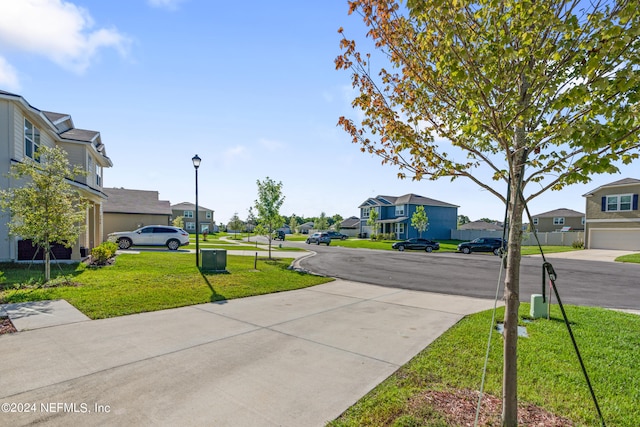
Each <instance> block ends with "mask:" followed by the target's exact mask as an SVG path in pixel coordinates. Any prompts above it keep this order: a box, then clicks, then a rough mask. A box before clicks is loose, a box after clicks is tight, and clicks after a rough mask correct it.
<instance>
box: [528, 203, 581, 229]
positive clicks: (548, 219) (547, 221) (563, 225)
mask: <svg viewBox="0 0 640 427" xmlns="http://www.w3.org/2000/svg"><path fill="white" fill-rule="evenodd" d="M532 219H533V227H534V228H535V229H536V231H538V232H540V233H549V232H554V231H583V230H584V224H585V221H586V220H585V216H584V214H583V213H582V212H578V211H574V210H573V209H567V208H560V209H555V210H552V211H549V212H544V213H541V214H538V215H534V216H533V217H532Z"/></svg>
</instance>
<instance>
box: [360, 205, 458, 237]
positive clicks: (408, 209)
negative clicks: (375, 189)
mask: <svg viewBox="0 0 640 427" xmlns="http://www.w3.org/2000/svg"><path fill="white" fill-rule="evenodd" d="M418 206H424V210H425V212H426V214H427V218H428V219H429V227H428V229H427V230H426V231H425V232H423V233H422V237H424V238H427V239H449V238H451V230H455V229H456V228H457V225H458V206H456V205H453V204H451V203H446V202H441V201H439V200H434V199H430V198H427V197H423V196H419V195H417V194H405V195H404V196H399V197H397V196H376V197H372V198H369V199H367V200H365V201H364V202H363V203H362V204H361V205H360V206H359V209H360V235H361V236H365V235H366V236H371V235H372V234H380V233H383V234H394V235H395V237H396V239H399V240H403V239H410V238H413V237H419V234H420V233H419V232H418V230H416V229H415V227H413V226H412V225H411V217H412V216H413V214H414V213H415V212H416V208H417V207H418ZM373 210H375V211H376V212H377V218H376V221H375V225H374V226H370V225H368V224H367V222H368V221H369V218H370V216H371V212H372V211H373Z"/></svg>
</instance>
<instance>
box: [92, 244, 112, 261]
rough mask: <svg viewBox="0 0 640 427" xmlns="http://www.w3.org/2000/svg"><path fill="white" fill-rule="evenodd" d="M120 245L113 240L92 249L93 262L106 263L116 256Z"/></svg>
mask: <svg viewBox="0 0 640 427" xmlns="http://www.w3.org/2000/svg"><path fill="white" fill-rule="evenodd" d="M117 250H118V245H117V244H115V243H113V242H104V243H101V244H100V245H99V246H96V247H95V248H93V249H91V260H92V263H93V264H97V265H105V264H106V263H107V261H109V260H110V259H111V258H113V257H114V255H115V254H116V251H117Z"/></svg>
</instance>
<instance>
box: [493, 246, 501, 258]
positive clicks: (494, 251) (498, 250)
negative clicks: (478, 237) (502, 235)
mask: <svg viewBox="0 0 640 427" xmlns="http://www.w3.org/2000/svg"><path fill="white" fill-rule="evenodd" d="M493 254H494V255H495V256H500V248H495V249H494V250H493Z"/></svg>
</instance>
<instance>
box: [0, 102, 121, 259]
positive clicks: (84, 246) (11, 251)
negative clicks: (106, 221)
mask: <svg viewBox="0 0 640 427" xmlns="http://www.w3.org/2000/svg"><path fill="white" fill-rule="evenodd" d="M43 146H47V147H55V146H58V147H61V148H62V149H64V151H66V153H67V158H68V160H69V163H70V164H72V165H77V166H80V167H82V168H83V169H84V170H85V171H86V172H87V175H86V176H78V177H76V178H75V179H74V180H72V181H71V180H69V181H68V182H69V184H70V185H71V186H72V187H74V188H75V189H76V190H78V192H79V193H80V195H81V196H82V197H84V198H85V199H87V200H88V201H89V206H88V207H87V211H86V221H85V231H84V232H83V233H82V234H81V235H80V238H79V240H78V242H77V243H76V244H75V245H74V246H73V247H72V248H71V250H68V249H66V248H54V256H55V257H56V259H72V260H80V259H81V252H82V253H87V252H88V250H90V249H91V248H93V247H94V246H97V245H99V244H100V243H101V242H102V240H103V239H102V236H103V217H102V204H103V202H104V200H105V198H106V196H105V194H104V192H103V190H102V185H103V170H104V168H109V167H111V166H113V164H112V162H111V159H109V157H108V156H107V153H106V149H105V145H104V144H103V143H102V138H101V136H100V132H97V131H93V130H86V129H78V128H76V127H75V125H74V123H73V120H72V119H71V116H70V115H69V114H62V113H54V112H50V111H44V110H40V109H38V108H36V107H34V106H32V105H31V104H29V103H28V102H27V101H26V100H25V99H24V98H23V97H22V96H20V95H16V94H13V93H10V92H5V91H3V90H0V188H3V189H8V188H12V187H14V186H18V185H20V183H19V182H16V181H14V180H12V179H11V178H9V177H7V174H8V172H9V170H10V169H11V165H13V164H17V163H21V162H23V161H25V160H26V159H27V158H30V159H33V160H34V161H38V156H37V152H38V149H39V148H40V147H43ZM8 221H9V218H8V213H7V212H0V242H1V243H0V261H16V260H30V259H31V258H32V256H33V252H34V251H33V250H32V251H31V253H29V248H30V247H31V248H32V246H31V245H30V243H29V242H25V241H23V239H21V238H20V236H10V235H9V232H8V228H7V223H8ZM27 243H28V244H27ZM56 249H60V250H61V251H60V252H58V253H57V254H56ZM62 249H64V250H62ZM25 251H26V252H25Z"/></svg>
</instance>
